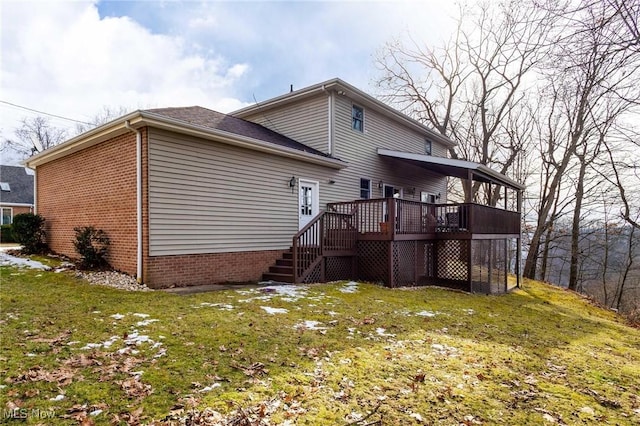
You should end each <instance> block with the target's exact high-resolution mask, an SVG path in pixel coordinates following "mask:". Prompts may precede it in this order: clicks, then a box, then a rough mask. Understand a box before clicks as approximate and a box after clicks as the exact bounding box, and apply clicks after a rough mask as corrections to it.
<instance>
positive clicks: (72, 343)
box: [67, 340, 80, 346]
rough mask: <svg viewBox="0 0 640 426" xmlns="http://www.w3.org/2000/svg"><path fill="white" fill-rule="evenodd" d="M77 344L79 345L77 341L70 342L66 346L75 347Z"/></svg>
mask: <svg viewBox="0 0 640 426" xmlns="http://www.w3.org/2000/svg"><path fill="white" fill-rule="evenodd" d="M78 343H80V341H79V340H72V341H70V342H68V343H67V345H69V346H71V345H77V344H78Z"/></svg>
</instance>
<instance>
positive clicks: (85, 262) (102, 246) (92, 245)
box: [73, 226, 110, 269]
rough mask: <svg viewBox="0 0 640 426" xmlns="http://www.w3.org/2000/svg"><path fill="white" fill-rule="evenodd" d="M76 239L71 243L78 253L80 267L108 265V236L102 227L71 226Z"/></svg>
mask: <svg viewBox="0 0 640 426" xmlns="http://www.w3.org/2000/svg"><path fill="white" fill-rule="evenodd" d="M73 230H74V231H76V240H75V241H74V242H73V245H74V246H75V248H76V252H77V253H78V254H79V255H80V265H79V266H80V268H82V269H100V268H105V267H107V266H109V263H108V262H107V259H106V256H107V251H108V250H109V244H110V241H109V237H108V236H107V234H106V233H105V232H104V231H103V230H102V229H96V228H94V227H93V226H83V227H77V228H73Z"/></svg>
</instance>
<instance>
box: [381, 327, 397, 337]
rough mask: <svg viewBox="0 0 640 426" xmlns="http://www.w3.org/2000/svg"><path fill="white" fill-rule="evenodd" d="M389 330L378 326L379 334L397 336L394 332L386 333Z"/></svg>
mask: <svg viewBox="0 0 640 426" xmlns="http://www.w3.org/2000/svg"><path fill="white" fill-rule="evenodd" d="M386 331H387V330H385V329H384V328H382V327H378V328H376V333H377V334H378V336H388V337H396V335H395V334H392V333H386Z"/></svg>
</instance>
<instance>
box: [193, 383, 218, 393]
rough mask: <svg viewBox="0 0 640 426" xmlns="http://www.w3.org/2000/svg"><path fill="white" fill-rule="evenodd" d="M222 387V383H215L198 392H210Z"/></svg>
mask: <svg viewBox="0 0 640 426" xmlns="http://www.w3.org/2000/svg"><path fill="white" fill-rule="evenodd" d="M220 386H222V385H221V384H220V383H214V384H212V385H211V386H205V387H203V388H202V389H200V390H199V391H198V392H209V391H212V390H214V389H215V388H219V387H220Z"/></svg>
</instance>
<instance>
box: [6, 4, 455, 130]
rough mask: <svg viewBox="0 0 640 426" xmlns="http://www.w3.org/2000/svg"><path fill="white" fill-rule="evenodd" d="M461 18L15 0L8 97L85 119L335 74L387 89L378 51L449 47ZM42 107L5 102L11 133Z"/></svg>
mask: <svg viewBox="0 0 640 426" xmlns="http://www.w3.org/2000/svg"><path fill="white" fill-rule="evenodd" d="M453 14H455V6H453V5H451V4H449V2H441V1H436V0H422V1H388V2H379V1H375V2H371V1H370V2H364V1H342V2H300V1H298V2H280V1H278V2H275V1H271V2H266V1H258V2H242V1H240V2H238V1H236V2H218V1H216V2H211V1H199V2H195V1H191V2H183V1H127V2H124V1H95V0H77V1H64V2H62V1H42V2H31V1H11V0H9V1H3V2H2V3H0V19H1V36H2V40H1V48H2V61H0V62H1V68H0V77H1V79H0V84H1V92H0V93H1V94H0V100H2V101H5V102H10V103H13V104H17V105H22V106H26V107H29V108H34V109H37V110H41V111H45V112H49V113H52V114H56V115H61V116H65V117H70V118H73V119H77V120H80V121H84V120H88V119H90V118H91V117H92V116H94V115H95V114H96V113H97V112H98V111H99V110H100V109H101V108H102V107H103V106H111V107H125V108H127V109H129V110H134V109H137V108H148V107H163V106H184V105H201V106H204V107H208V108H212V109H215V110H218V111H222V112H228V111H232V110H234V109H237V108H240V107H242V106H245V105H247V104H249V103H252V102H253V101H254V99H255V100H257V101H262V100H265V99H268V98H271V97H274V96H278V95H280V94H283V93H285V92H287V91H288V89H289V86H290V85H291V84H293V85H294V88H302V87H305V86H308V85H311V84H315V83H318V82H321V81H324V80H327V79H330V78H333V77H340V78H342V79H344V80H346V81H347V82H349V83H351V84H353V85H355V86H357V87H359V88H361V89H363V90H365V91H367V92H369V93H372V94H375V87H374V86H373V85H372V84H371V82H372V81H373V79H375V78H376V76H377V75H378V71H377V70H376V68H375V64H374V58H375V55H376V51H377V50H378V49H380V48H381V47H382V45H383V44H384V43H385V42H388V41H390V40H391V39H392V38H394V37H396V38H403V37H406V36H407V34H411V36H412V37H413V38H414V39H417V40H421V41H424V42H426V43H431V44H433V43H438V42H439V40H440V39H442V38H447V37H448V34H449V32H450V28H451V24H450V16H452V15H453ZM33 115H37V114H36V113H32V112H28V111H25V110H22V109H20V108H17V107H15V106H10V105H7V104H5V103H0V132H2V133H1V134H0V137H3V138H4V137H10V136H12V135H13V132H14V130H15V128H16V127H17V126H18V125H19V122H20V119H21V118H22V117H29V116H33ZM51 123H52V124H54V125H56V126H59V127H67V128H70V129H71V128H72V127H73V125H74V124H73V122H70V121H67V120H61V119H56V118H52V119H51ZM72 132H73V131H72V130H70V133H72Z"/></svg>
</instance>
